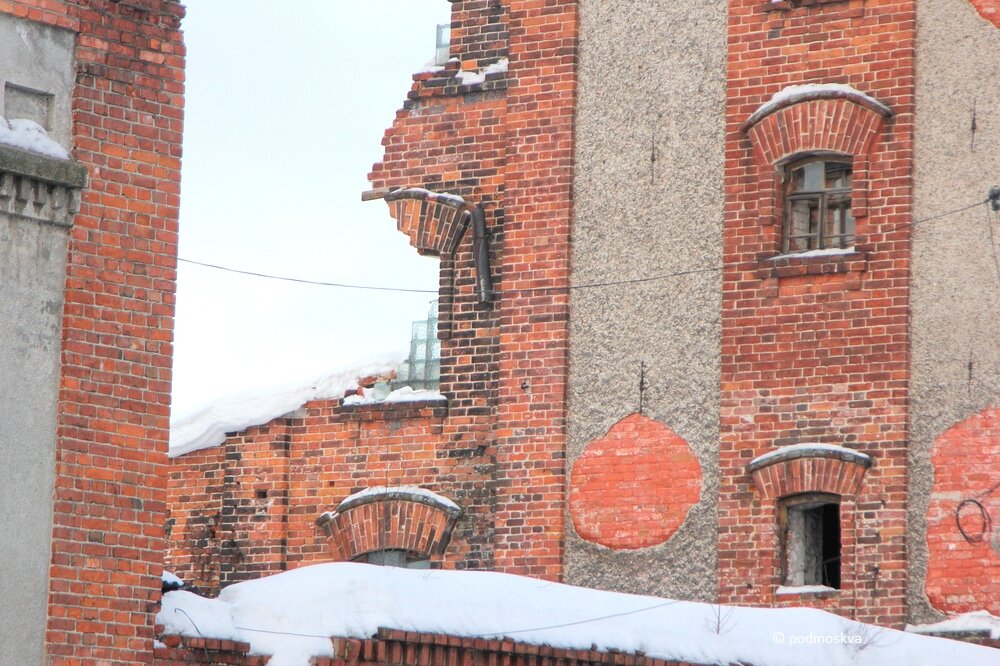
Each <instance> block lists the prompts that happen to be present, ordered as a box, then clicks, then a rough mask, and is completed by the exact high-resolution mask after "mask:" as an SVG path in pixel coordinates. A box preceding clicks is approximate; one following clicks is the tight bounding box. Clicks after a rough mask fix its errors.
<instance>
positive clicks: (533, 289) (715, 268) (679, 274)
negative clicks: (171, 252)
mask: <svg viewBox="0 0 1000 666" xmlns="http://www.w3.org/2000/svg"><path fill="white" fill-rule="evenodd" d="M988 202H989V199H984V200H982V201H977V202H976V203H973V204H969V205H967V206H962V207H960V208H955V209H952V210H947V211H944V212H941V213H937V214H935V215H931V216H928V217H924V218H921V219H919V220H913V221H912V222H904V223H901V224H897V225H894V226H893V227H891V228H892V229H902V228H905V227H911V226H915V225H917V224H923V223H925V222H931V221H934V220H939V219H942V218H945V217H949V216H951V215H956V214H958V213H963V212H965V211H967V210H971V209H973V208H975V207H977V206H982V205H985V204H986V203H988ZM882 231H884V228H883V230H880V232H882ZM990 232H991V234H992V226H991V227H990ZM177 260H178V261H180V262H183V263H186V264H193V265H196V266H203V267H205V268H213V269H217V270H221V271H226V272H229V273H237V274H240V275H250V276H253V277H259V278H266V279H269V280H281V281H285V282H296V283H299V284H311V285H316V286H320V287H337V288H340V289H364V290H369V291H387V292H397V293H410V294H439V293H441V291H440V290H439V289H409V288H405V287H375V286H371V285H361V284H350V283H345V282H324V281H320V280H306V279H303V278H295V277H288V276H283V275H273V274H270V273H261V272H258V271H247V270H241V269H238V268H231V267H228V266H221V265H219V264H212V263H208V262H204V261H195V260H194V259H186V258H183V257H178V258H177ZM725 268H726V266H707V267H703V268H692V269H688V270H682V271H675V272H673V273H661V274H658V275H651V276H648V277H642V278H632V279H627V280H609V281H606V282H589V283H584V284H572V285H559V286H551V287H528V288H525V289H513V290H512V289H508V290H505V291H504V293H511V292H515V293H519V294H525V293H533V292H545V291H573V290H577V289H596V288H600V287H614V286H619V285H629V284H641V283H645V282H657V281H659V280H666V279H668V278H674V277H684V276H687V275H696V274H699V273H714V272H719V271H723V270H725ZM998 275H1000V263H998Z"/></svg>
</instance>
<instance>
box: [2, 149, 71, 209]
mask: <svg viewBox="0 0 1000 666" xmlns="http://www.w3.org/2000/svg"><path fill="white" fill-rule="evenodd" d="M86 185H87V168H86V167H85V166H83V165H82V164H78V163H76V162H68V161H66V160H59V159H55V158H53V157H47V156H45V155H39V154H37V153H29V152H27V151H24V150H19V149H17V148H13V147H11V146H7V145H3V144H0V214H7V215H12V216H15V217H23V218H27V219H30V220H36V221H38V222H45V223H48V224H55V225H58V226H61V227H68V226H71V225H72V224H73V215H74V214H76V213H77V212H79V210H80V190H81V189H82V188H83V187H85V186H86Z"/></svg>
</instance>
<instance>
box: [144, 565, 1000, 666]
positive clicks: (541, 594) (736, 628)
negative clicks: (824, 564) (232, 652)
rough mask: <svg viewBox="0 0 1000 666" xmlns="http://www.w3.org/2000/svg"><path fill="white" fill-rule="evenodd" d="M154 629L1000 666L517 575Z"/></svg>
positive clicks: (322, 592)
mask: <svg viewBox="0 0 1000 666" xmlns="http://www.w3.org/2000/svg"><path fill="white" fill-rule="evenodd" d="M182 611H183V612H182ZM187 616H190V619H188V617H187ZM157 622H158V623H161V624H163V625H164V626H165V628H166V632H167V633H178V634H183V635H187V636H198V635H199V631H200V635H203V636H206V637H212V638H220V639H231V640H240V641H247V642H249V643H250V644H251V651H252V652H253V653H255V654H273V655H274V657H273V658H272V659H271V661H270V666H305V665H306V664H308V660H309V657H311V656H313V655H326V656H329V655H330V654H331V644H330V640H329V638H328V637H329V636H340V637H351V638H368V637H371V636H372V635H374V634H375V632H376V630H377V629H379V628H380V627H385V628H389V629H397V630H403V631H414V632H420V633H434V634H448V635H453V636H462V637H482V638H500V637H508V638H511V639H513V640H516V641H521V642H524V643H531V644H541V645H550V646H553V647H559V648H569V649H584V650H589V649H591V645H595V646H596V647H597V649H599V650H612V649H614V650H621V651H624V652H636V651H639V650H641V651H643V652H644V653H645V654H646V655H647V656H650V657H657V658H663V659H678V660H685V661H689V662H692V663H698V664H715V663H721V664H735V663H744V664H754V666H898V665H899V664H906V666H941V665H942V664H962V665H963V666H987V665H993V666H996V665H997V664H998V663H1000V654H998V652H997V651H996V650H993V649H991V648H985V647H980V646H976V645H969V644H966V643H959V642H956V641H950V640H945V639H938V638H931V637H928V636H919V635H916V634H907V633H904V632H901V631H896V630H892V629H882V628H880V627H875V626H872V625H865V624H860V623H858V622H853V621H850V620H847V619H845V618H842V617H839V616H837V615H833V614H831V613H827V612H825V611H820V610H814V609H803V608H780V609H765V608H739V607H726V606H722V607H720V606H714V605H711V604H701V603H692V602H684V601H671V600H668V599H660V598H656V597H645V596H637V595H630V594H619V593H615V592H603V591H599V590H591V589H586V588H581V587H572V586H569V585H560V584H558V583H549V582H545V581H541V580H537V579H533V578H525V577H522V576H512V575H508V574H499V573H490V572H482V571H426V570H423V571H418V570H409V569H397V568H391V567H377V566H373V565H368V564H358V563H350V562H340V563H334V564H319V565H315V566H311V567H303V568H301V569H296V570H294V571H289V572H285V573H281V574H278V575H275V576H270V577H267V578H262V579H260V580H256V581H249V582H245V583H238V584H236V585H231V586H230V587H227V588H226V589H224V590H223V591H222V594H221V595H220V596H219V598H218V599H215V600H208V599H202V598H201V597H197V596H195V595H193V594H189V593H186V592H171V593H169V594H166V595H164V597H163V604H162V608H161V610H160V613H159V615H158V616H157ZM192 623H193V624H197V625H198V629H195V627H194V626H193V624H192ZM267 632H272V633H267ZM273 632H292V633H296V634H311V635H313V636H315V637H314V638H311V637H303V636H288V635H281V634H276V633H273Z"/></svg>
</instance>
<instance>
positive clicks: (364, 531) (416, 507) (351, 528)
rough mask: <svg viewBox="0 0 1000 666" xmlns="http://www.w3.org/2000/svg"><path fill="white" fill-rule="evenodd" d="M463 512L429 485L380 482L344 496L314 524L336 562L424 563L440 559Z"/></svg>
mask: <svg viewBox="0 0 1000 666" xmlns="http://www.w3.org/2000/svg"><path fill="white" fill-rule="evenodd" d="M461 514H462V510H461V509H460V508H459V507H458V505H457V504H455V503H454V502H452V501H451V500H449V499H447V498H446V497H442V496H441V495H438V494H437V493H434V492H431V491H429V490H427V489H426V488H419V487H417V486H376V487H372V488H367V489H365V490H362V491H360V492H357V493H354V494H353V495H350V496H349V497H346V498H345V499H344V500H343V501H341V502H340V504H338V505H337V508H336V510H335V511H333V512H329V511H328V512H325V513H323V514H322V515H321V516H320V517H319V518H317V519H316V524H317V525H318V526H320V527H321V528H322V529H323V531H324V532H325V533H326V535H327V539H328V543H329V545H330V550H331V553H332V555H333V558H334V559H335V560H338V561H343V560H352V561H363V562H369V563H372V564H387V565H393V566H415V567H424V566H430V565H431V564H433V563H435V562H440V561H441V558H442V556H443V555H444V551H445V549H446V548H447V547H448V542H449V541H450V539H451V532H452V529H453V528H454V526H455V522H456V521H457V520H458V517H459V516H460V515H461ZM424 563H428V564H427V565H425V564H424Z"/></svg>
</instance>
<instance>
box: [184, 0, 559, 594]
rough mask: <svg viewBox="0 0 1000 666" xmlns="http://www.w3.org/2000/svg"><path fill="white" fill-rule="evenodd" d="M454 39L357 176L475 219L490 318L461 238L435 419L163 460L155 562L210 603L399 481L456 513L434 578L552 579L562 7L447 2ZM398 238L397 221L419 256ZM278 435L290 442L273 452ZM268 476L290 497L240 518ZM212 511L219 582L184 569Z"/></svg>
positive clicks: (447, 268)
mask: <svg viewBox="0 0 1000 666" xmlns="http://www.w3.org/2000/svg"><path fill="white" fill-rule="evenodd" d="M452 29H453V32H452V39H453V48H452V55H453V56H454V57H456V58H457V59H458V60H457V61H455V62H453V63H450V64H449V66H448V68H447V69H445V70H444V71H440V72H424V73H421V74H418V75H416V76H414V85H413V88H412V90H411V91H410V93H409V95H408V99H407V101H406V103H405V104H404V107H403V109H402V110H400V111H399V112H398V113H397V116H396V120H395V122H394V123H393V126H392V127H391V128H389V129H388V130H387V131H386V134H385V137H384V139H383V145H384V146H385V155H384V158H383V160H382V162H380V163H378V164H376V165H375V166H374V167H373V170H372V173H371V174H370V176H369V178H370V180H371V183H372V186H373V188H375V189H381V188H400V187H424V188H427V189H430V190H433V191H436V192H447V193H451V194H457V195H460V196H462V197H464V198H465V199H466V201H467V202H469V203H471V204H478V205H482V206H483V208H484V210H485V213H486V223H487V227H488V230H489V251H490V264H491V267H492V275H493V279H494V283H495V290H496V294H497V295H496V296H495V298H494V299H493V301H492V302H490V303H480V302H479V301H478V299H477V294H476V290H475V286H476V274H475V270H474V267H473V255H472V234H471V232H470V233H466V234H465V236H464V238H463V239H462V241H461V242H460V243H459V245H458V247H457V249H456V250H455V251H454V252H452V253H450V254H446V255H444V256H441V267H442V270H441V298H440V313H439V321H440V337H441V338H442V358H441V375H442V376H441V391H442V393H444V394H445V395H446V396H447V397H448V407H447V413H446V414H444V413H441V414H437V413H434V414H433V415H408V416H406V417H405V418H404V417H401V416H399V415H393V414H391V413H386V412H384V411H383V409H382V408H369V409H368V410H367V411H366V410H345V411H340V410H338V407H337V406H336V403H335V402H333V401H331V402H328V403H317V404H315V405H310V406H309V416H308V417H307V418H306V419H305V420H299V419H294V420H292V421H290V422H288V423H287V424H280V423H279V422H277V421H276V422H272V424H270V425H268V426H265V427H263V428H251V429H249V430H248V431H247V432H246V433H244V434H240V435H239V436H238V437H232V438H230V439H229V440H227V442H226V444H225V446H224V447H223V449H221V450H220V451H210V452H199V453H196V454H191V455H189V456H184V457H182V458H180V459H179V460H177V461H175V462H174V466H173V471H172V473H171V507H172V508H171V511H172V518H173V520H174V521H175V524H174V526H173V530H174V533H173V534H172V537H171V542H172V544H173V552H172V553H171V555H170V564H171V566H174V567H175V568H176V569H177V573H178V574H179V575H181V576H182V577H184V576H193V578H192V580H193V581H194V582H196V583H198V584H202V585H208V586H210V587H214V586H215V585H217V584H218V583H221V584H226V583H227V582H232V581H234V580H239V579H242V578H244V577H247V576H251V575H257V574H259V573H263V572H265V571H271V570H275V569H276V567H279V562H283V563H284V564H281V565H280V566H295V565H297V564H300V563H304V562H315V561H320V560H323V559H330V558H331V557H332V556H331V554H330V552H329V550H328V546H327V544H325V543H324V541H323V540H322V539H320V532H319V531H318V530H317V528H316V526H315V525H314V524H313V521H314V520H315V518H316V517H317V516H318V515H319V514H320V513H321V512H323V511H327V510H332V509H333V508H335V507H336V505H337V503H338V502H339V501H340V500H341V499H343V498H344V497H345V496H347V495H348V494H350V493H352V492H354V491H356V490H360V489H362V488H365V487H369V486H375V485H399V484H413V485H420V486H423V487H427V488H429V489H431V490H434V491H435V492H438V493H440V494H441V495H444V496H445V497H447V498H449V499H452V500H454V501H455V502H457V503H458V504H459V505H460V506H461V507H462V509H463V511H464V514H463V516H462V517H461V519H460V520H459V522H458V524H457V526H456V529H455V533H454V536H453V538H452V544H451V546H450V547H449V549H448V551H447V552H446V553H445V557H444V561H445V565H446V566H455V567H461V568H484V569H498V570H501V571H507V572H511V573H521V574H529V575H536V576H542V577H548V578H558V577H559V576H560V575H561V567H562V538H563V510H564V502H565V499H564V495H565V489H564V486H565V468H564V456H565V454H564V448H565V386H564V384H565V376H566V364H567V362H566V345H567V323H566V321H567V316H568V310H567V308H568V297H567V292H566V290H565V287H566V286H567V284H568V275H569V272H568V260H569V224H570V184H571V181H570V176H571V162H572V159H571V156H572V117H573V104H574V90H575V70H574V64H575V57H576V4H575V3H573V2H568V1H565V0H563V1H559V2H552V1H549V2H538V1H537V0H532V1H521V0H517V1H511V2H493V1H487V0H469V1H466V2H461V3H455V5H454V8H453V22H452ZM502 57H509V58H510V65H509V68H508V71H506V72H502V71H498V72H495V73H493V74H491V75H490V76H488V77H487V78H486V79H485V81H483V82H479V83H472V84H469V85H466V84H464V83H462V81H461V80H460V79H459V78H457V77H456V76H455V74H456V73H457V72H458V71H459V70H466V71H468V70H476V69H480V68H482V67H484V66H486V65H490V64H494V63H496V62H497V61H498V60H499V59H500V58H502ZM372 205H378V204H372ZM416 210H419V208H417V209H416ZM414 225H415V221H414V220H413V219H411V218H403V219H402V220H401V221H400V223H399V226H400V228H401V230H403V231H404V232H406V233H409V234H411V240H412V241H413V242H414V243H420V242H421V238H420V233H419V230H418V229H417V227H415V226H414ZM421 249H422V251H425V252H427V251H430V250H429V249H428V246H426V245H424V246H421ZM279 432H281V433H287V437H288V438H289V439H288V444H287V446H286V448H285V449H283V450H282V449H281V445H279V444H278V443H277V440H276V439H275V438H276V437H279V434H278V433H279ZM221 451H224V453H222V452H221ZM282 470H284V472H282ZM283 474H284V479H285V480H280V481H278V482H276V483H277V486H282V484H284V485H285V486H287V498H285V499H283V500H279V498H277V497H276V498H275V499H276V502H275V504H272V505H271V506H270V507H268V508H262V507H258V508H257V509H254V502H255V501H256V502H261V501H263V500H262V499H261V498H257V499H255V495H253V493H252V492H251V491H250V488H251V487H252V486H254V484H258V485H259V484H260V483H262V482H261V481H258V477H261V478H263V477H267V478H274V479H281V478H282V475H283ZM220 481H221V483H220ZM263 483H264V485H267V483H269V482H263ZM202 487H204V488H205V489H206V490H205V492H204V493H200V492H192V489H196V488H202ZM278 501H283V502H285V504H286V506H287V510H286V509H279V508H277V503H278ZM230 506H232V507H233V508H228V507H230ZM226 511H230V512H232V513H233V516H234V518H233V520H229V522H227V515H226ZM255 511H256V513H255ZM215 513H218V514H219V519H218V523H219V526H220V527H219V529H221V531H222V532H221V533H220V534H218V535H216V536H215V537H213V538H215V539H217V540H221V541H222V542H223V546H222V550H220V551H219V552H220V554H222V555H223V557H222V561H223V562H225V561H226V558H228V557H231V555H230V553H235V551H234V550H233V548H230V547H226V546H225V544H226V543H229V542H233V543H235V544H237V546H238V550H239V553H238V557H241V558H244V559H243V561H244V564H241V565H239V566H236V567H235V568H234V569H233V571H232V572H231V573H227V571H226V570H225V567H220V570H219V571H218V572H216V571H215V570H213V569H212V565H207V568H208V570H205V571H200V570H199V565H198V564H197V562H196V561H195V560H196V559H197V558H198V557H200V555H197V552H199V551H198V549H199V548H206V547H209V546H207V545H206V544H207V542H204V541H202V539H203V538H206V537H202V536H200V535H201V534H203V533H205V534H207V533H208V532H210V531H211V529H212V528H211V525H206V524H199V522H200V523H205V522H206V521H209V523H210V522H211V520H210V518H211V516H213V515H214V514H215ZM251 514H254V515H255V516H260V517H259V518H254V517H251ZM206 516H207V517H206ZM282 520H284V521H286V522H287V528H281V529H285V530H286V536H285V537H284V539H285V541H284V542H283V543H282V542H281V539H280V538H279V537H278V535H279V534H281V533H282V531H281V529H278V528H274V529H272V528H270V527H268V525H270V524H272V523H278V522H280V521H282ZM230 525H231V526H230ZM241 544H242V545H241ZM230 545H231V544H230ZM212 548H218V547H217V546H211V547H209V549H210V550H211V549H212ZM276 548H277V549H282V548H283V549H284V551H285V552H284V555H283V556H282V557H283V558H284V559H282V557H276V556H275V549H276ZM234 556H236V555H234ZM250 563H252V566H251V565H250ZM226 566H228V565H226Z"/></svg>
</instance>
